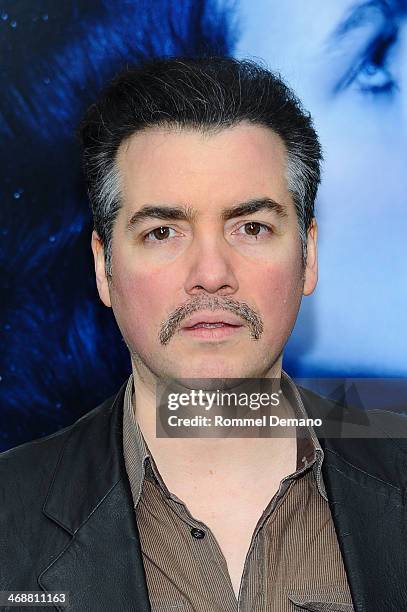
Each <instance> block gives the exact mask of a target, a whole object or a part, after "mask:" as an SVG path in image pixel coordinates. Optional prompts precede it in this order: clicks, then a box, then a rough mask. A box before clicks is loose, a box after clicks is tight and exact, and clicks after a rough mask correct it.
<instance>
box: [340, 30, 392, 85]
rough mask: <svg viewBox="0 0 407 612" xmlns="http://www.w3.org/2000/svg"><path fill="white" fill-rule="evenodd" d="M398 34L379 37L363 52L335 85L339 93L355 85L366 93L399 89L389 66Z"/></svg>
mask: <svg viewBox="0 0 407 612" xmlns="http://www.w3.org/2000/svg"><path fill="white" fill-rule="evenodd" d="M396 38H397V37H396V34H395V33H393V34H392V35H391V36H386V37H379V38H377V39H376V40H375V41H373V43H372V44H370V45H368V47H367V48H366V49H365V50H364V51H363V52H362V53H361V56H360V57H359V58H357V59H356V61H355V63H354V65H353V66H352V67H351V68H350V69H349V70H348V71H347V72H346V73H345V75H344V76H343V77H342V78H341V79H340V81H339V82H338V83H337V84H336V85H335V87H334V93H335V94H338V93H340V92H341V91H344V90H345V89H348V88H349V87H351V86H352V87H354V88H356V89H357V90H359V91H360V92H361V93H364V94H372V95H380V94H381V95H384V94H385V95H391V94H393V93H394V92H395V91H396V90H397V89H398V84H397V81H396V79H395V78H394V76H393V75H392V73H391V70H390V67H389V65H388V64H389V53H390V50H391V48H392V47H393V46H394V43H395V42H396Z"/></svg>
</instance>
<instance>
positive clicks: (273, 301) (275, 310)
mask: <svg viewBox="0 0 407 612" xmlns="http://www.w3.org/2000/svg"><path fill="white" fill-rule="evenodd" d="M258 282H259V285H258V286H260V287H262V305H261V309H262V312H263V313H264V319H265V330H266V331H267V327H269V331H270V332H272V333H273V334H274V333H275V332H276V329H281V331H282V333H285V328H286V327H287V326H292V324H293V322H294V321H295V318H296V316H297V313H298V308H299V305H300V302H301V296H302V289H303V273H302V267H301V265H300V262H298V261H297V260H296V261H286V262H284V263H283V264H280V265H272V266H268V268H267V270H266V272H265V274H263V275H262V278H261V279H259V280H258ZM267 322H269V325H267Z"/></svg>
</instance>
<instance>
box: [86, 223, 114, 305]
mask: <svg viewBox="0 0 407 612" xmlns="http://www.w3.org/2000/svg"><path fill="white" fill-rule="evenodd" d="M91 246H92V252H93V259H94V261H95V275H96V285H97V288H98V292H99V297H100V299H101V300H102V302H103V303H104V305H105V306H108V307H109V308H110V307H111V306H112V303H111V301H110V293H109V281H108V280H107V276H106V268H105V250H104V248H103V244H102V241H101V239H100V238H99V235H98V234H97V232H95V230H93V232H92V242H91Z"/></svg>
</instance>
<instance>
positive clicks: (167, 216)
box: [127, 198, 288, 229]
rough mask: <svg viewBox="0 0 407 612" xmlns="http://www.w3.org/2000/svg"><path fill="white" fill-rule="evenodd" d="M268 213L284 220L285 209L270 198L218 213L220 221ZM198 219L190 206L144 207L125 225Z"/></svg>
mask: <svg viewBox="0 0 407 612" xmlns="http://www.w3.org/2000/svg"><path fill="white" fill-rule="evenodd" d="M263 210H265V211H269V212H272V213H274V214H276V215H277V216H278V217H280V218H282V219H283V218H286V217H287V216H288V214H287V207H286V206H285V205H283V204H279V203H278V202H275V201H274V200H273V199H272V198H255V199H252V200H248V201H247V202H241V203H240V204H237V205H236V206H231V207H228V208H223V209H222V210H221V213H220V218H221V219H222V221H229V219H234V218H237V217H243V216H245V215H252V214H253V213H256V212H259V211H263ZM197 218H198V213H197V211H196V210H195V209H194V208H192V207H191V206H165V205H158V206H151V205H145V206H143V207H142V208H141V209H140V210H137V211H136V212H135V213H134V214H133V216H132V217H131V219H130V221H129V222H128V224H127V227H128V228H129V229H134V228H135V227H136V226H137V225H139V224H140V223H141V222H142V221H145V220H146V219H161V220H164V221H168V220H170V221H171V220H178V221H189V222H191V223H192V222H193V221H196V219H197Z"/></svg>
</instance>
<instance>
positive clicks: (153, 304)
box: [111, 270, 174, 346]
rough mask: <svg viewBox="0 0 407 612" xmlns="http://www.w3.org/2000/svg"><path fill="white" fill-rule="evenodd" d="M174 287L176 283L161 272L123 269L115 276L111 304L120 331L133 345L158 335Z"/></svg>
mask: <svg viewBox="0 0 407 612" xmlns="http://www.w3.org/2000/svg"><path fill="white" fill-rule="evenodd" d="M171 287H172V291H174V284H173V283H171V282H170V280H169V278H168V275H165V274H163V272H162V271H160V272H159V273H158V272H157V273H154V272H151V271H149V272H148V274H147V273H146V272H143V271H140V270H138V271H137V272H135V271H131V272H130V271H129V270H123V273H119V274H117V275H115V276H114V279H113V283H112V291H111V299H112V307H113V311H114V314H115V317H116V320H117V323H118V325H119V327H120V330H121V332H122V334H123V336H124V338H125V340H126V341H127V342H128V343H129V344H130V345H131V346H135V345H137V346H144V345H146V344H147V343H149V342H151V341H152V340H154V339H155V338H157V334H158V331H159V326H160V323H161V321H162V319H163V318H164V317H165V312H164V310H163V308H164V306H165V304H166V302H167V301H168V298H169V296H171Z"/></svg>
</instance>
